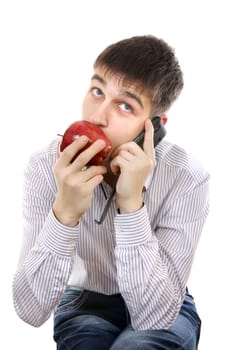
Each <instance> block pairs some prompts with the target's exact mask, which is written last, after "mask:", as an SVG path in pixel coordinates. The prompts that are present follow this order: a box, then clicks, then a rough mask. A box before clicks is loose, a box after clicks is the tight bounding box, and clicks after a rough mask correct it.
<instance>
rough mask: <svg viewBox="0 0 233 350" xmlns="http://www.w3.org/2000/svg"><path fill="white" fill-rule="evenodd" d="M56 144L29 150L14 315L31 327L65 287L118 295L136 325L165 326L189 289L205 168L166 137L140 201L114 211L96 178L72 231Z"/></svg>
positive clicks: (204, 198) (204, 197)
mask: <svg viewBox="0 0 233 350" xmlns="http://www.w3.org/2000/svg"><path fill="white" fill-rule="evenodd" d="M57 148H58V140H54V141H53V142H51V144H50V145H48V146H47V147H45V148H43V149H42V150H40V151H38V152H36V153H34V154H33V155H32V156H31V158H30V160H29V162H28V165H27V167H26V169H25V177H24V197H23V219H24V236H23V242H22V248H21V254H20V261H19V265H18V268H17V271H16V273H15V276H14V280H13V298H14V305H15V309H16V312H17V314H18V315H19V317H21V318H22V319H23V320H24V321H25V322H28V323H30V324H31V325H33V326H36V327H38V326H40V325H42V324H43V323H44V322H45V321H46V320H47V319H48V318H49V317H50V315H51V314H52V312H53V310H54V309H55V307H56V305H57V304H58V302H59V300H60V298H61V297H62V294H63V292H64V290H65V289H66V288H77V289H88V290H92V291H96V292H99V293H104V294H107V295H111V294H115V293H121V295H122V296H123V298H124V300H125V302H126V304H127V307H128V310H129V312H130V315H131V322H132V326H133V327H134V328H135V329H139V330H143V329H160V328H168V327H169V326H170V325H171V323H172V322H173V321H174V319H175V318H176V316H177V314H178V312H179V310H180V307H181V305H182V301H183V298H184V295H185V288H186V285H187V281H188V278H189V275H190V271H191V267H192V263H193V258H194V255H195V251H196V248H197V245H198V242H199V238H200V234H201V231H202V228H203V224H204V222H205V220H206V217H207V214H208V182H209V174H208V173H207V172H206V171H205V170H204V169H203V168H202V166H201V165H200V164H199V163H198V162H197V161H196V160H195V159H194V158H192V157H190V156H189V155H188V154H187V153H186V152H185V151H184V150H183V149H181V148H180V147H178V146H176V145H174V144H171V143H169V142H167V141H164V140H163V141H162V142H161V143H160V144H159V145H158V146H157V147H156V159H157V165H156V167H155V169H154V170H153V173H152V174H151V176H150V178H149V179H148V181H147V183H146V184H145V188H146V190H145V191H144V192H143V201H144V206H143V207H142V208H141V209H140V210H138V211H136V212H134V213H130V214H119V213H118V211H117V207H116V204H115V201H114V199H113V200H112V202H111V205H110V208H109V210H108V212H107V216H106V218H105V220H104V222H103V223H102V224H101V225H99V224H97V223H96V222H95V219H99V218H100V216H101V214H102V211H103V208H104V207H105V204H106V200H107V198H108V196H109V195H110V194H111V192H112V189H111V187H110V186H109V185H108V184H107V183H105V182H102V184H101V185H99V186H98V187H97V188H96V189H95V191H94V194H93V199H92V205H91V208H90V209H89V210H88V211H87V212H86V213H85V214H84V215H83V216H82V218H81V219H80V222H79V224H78V225H77V226H76V227H73V228H71V227H67V226H64V225H62V224H61V223H60V222H59V221H58V220H56V218H55V216H54V214H53V211H52V205H53V202H54V199H55V195H56V184H55V179H54V174H53V166H54V163H55V162H56V156H57Z"/></svg>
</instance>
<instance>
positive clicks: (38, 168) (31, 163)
mask: <svg viewBox="0 0 233 350" xmlns="http://www.w3.org/2000/svg"><path fill="white" fill-rule="evenodd" d="M59 142H60V139H54V140H53V141H51V142H50V143H49V144H47V145H46V146H44V147H43V148H41V149H38V150H36V151H35V152H33V153H32V154H31V156H30V157H29V160H28V164H27V166H26V169H25V175H26V176H27V175H28V174H32V173H34V174H36V175H37V176H39V174H41V175H43V176H45V177H50V176H51V175H52V170H53V165H54V164H55V162H56V158H57V149H58V146H59Z"/></svg>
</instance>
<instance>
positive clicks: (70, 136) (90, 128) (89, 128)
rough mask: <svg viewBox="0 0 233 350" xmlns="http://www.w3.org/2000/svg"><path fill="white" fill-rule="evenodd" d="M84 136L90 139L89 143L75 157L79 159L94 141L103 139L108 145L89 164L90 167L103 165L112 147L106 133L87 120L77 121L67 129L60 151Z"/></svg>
mask: <svg viewBox="0 0 233 350" xmlns="http://www.w3.org/2000/svg"><path fill="white" fill-rule="evenodd" d="M82 135H85V136H87V137H88V138H89V141H88V143H87V145H86V146H85V147H84V148H82V149H81V151H80V152H78V153H77V154H76V156H75V157H77V155H78V154H80V153H81V152H83V151H84V150H85V149H86V148H88V147H89V146H90V145H91V144H92V143H93V142H94V141H96V140H98V139H102V140H104V141H105V144H106V145H105V147H104V149H103V150H102V151H100V152H99V153H97V154H96V155H95V156H94V157H93V158H92V159H91V160H90V162H89V163H88V165H101V164H102V163H103V161H104V159H105V158H106V157H107V155H108V153H109V151H110V150H111V148H112V145H111V143H110V141H109V140H108V138H107V137H106V135H105V134H104V132H103V131H102V130H101V129H100V128H99V127H98V126H96V125H95V124H92V123H90V122H88V121H86V120H79V121H76V122H74V123H72V124H71V125H70V126H69V127H68V128H67V129H66V131H65V133H64V135H63V138H62V142H61V145H60V151H61V152H62V151H63V150H64V149H65V148H66V147H67V146H68V145H70V144H71V143H72V142H73V141H74V140H75V139H77V137H79V136H82Z"/></svg>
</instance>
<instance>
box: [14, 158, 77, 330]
mask: <svg viewBox="0 0 233 350" xmlns="http://www.w3.org/2000/svg"><path fill="white" fill-rule="evenodd" d="M41 162H42V163H43V159H40V158H39V159H37V157H35V158H32V159H31V161H30V162H29V164H28V167H27V169H26V171H25V181H24V198H23V219H24V233H23V234H24V236H23V244H22V249H21V254H20V261H19V265H18V268H17V271H16V273H15V276H14V280H13V300H14V305H15V310H16V312H17V314H18V315H19V317H20V318H22V319H23V320H24V321H25V322H28V323H29V324H31V325H33V326H36V327H38V326H40V325H41V324H42V323H44V322H45V321H46V320H47V319H48V318H49V316H50V315H51V312H52V311H53V309H54V307H55V305H56V304H57V302H58V300H59V298H60V297H61V294H62V293H63V291H64V289H65V287H66V284H67V281H68V278H69V275H70V272H71V268H72V262H73V251H74V247H75V242H76V241H77V237H78V228H77V227H75V228H68V227H65V226H63V225H62V224H60V223H59V222H58V221H57V220H56V218H55V217H54V215H53V212H52V210H51V207H52V203H53V200H54V193H55V188H54V186H53V185H54V184H53V183H52V179H53V176H52V175H51V172H52V166H51V164H50V163H49V162H48V164H46V163H45V162H44V164H43V166H41V164H42V163H41ZM44 172H47V174H46V176H45V173H44ZM46 179H50V182H49V181H46Z"/></svg>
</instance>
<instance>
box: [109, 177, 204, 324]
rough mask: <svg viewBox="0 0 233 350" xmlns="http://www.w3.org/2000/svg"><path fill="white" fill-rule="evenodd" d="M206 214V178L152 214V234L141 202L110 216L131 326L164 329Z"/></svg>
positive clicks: (178, 300)
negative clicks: (138, 206) (159, 213)
mask: <svg viewBox="0 0 233 350" xmlns="http://www.w3.org/2000/svg"><path fill="white" fill-rule="evenodd" d="M180 181H181V182H180V183H182V178H181V179H180ZM180 213H182V215H181V214H180ZM207 213H208V179H207V178H206V179H203V182H202V183H200V184H199V185H197V186H195V187H193V188H192V189H190V190H189V191H188V192H183V193H181V194H180V195H179V196H178V197H177V198H176V199H175V200H174V201H173V202H170V205H169V207H165V208H164V215H163V216H162V217H161V219H160V220H159V222H156V218H154V220H155V222H153V224H152V227H155V232H153V231H152V230H151V223H150V222H149V218H148V214H147V208H146V206H144V207H143V208H142V209H141V210H139V211H138V212H135V213H132V214H126V215H118V216H117V217H116V220H115V227H116V242H117V244H116V259H117V271H118V282H119V286H120V291H121V293H122V295H123V297H124V299H125V301H126V303H127V306H128V308H129V311H130V314H131V317H132V325H133V327H135V328H136V329H145V328H146V329H150V328H152V329H159V328H168V327H169V326H170V325H171V323H172V322H173V321H174V319H175V317H176V315H177V313H178V312H179V310H180V307H181V304H182V301H183V297H184V294H185V288H186V285H187V281H188V277H189V274H190V270H191V266H192V262H193V258H194V255H195V251H196V247H197V244H198V241H199V237H200V234H201V230H202V227H203V224H204V222H205V220H206V216H207Z"/></svg>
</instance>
